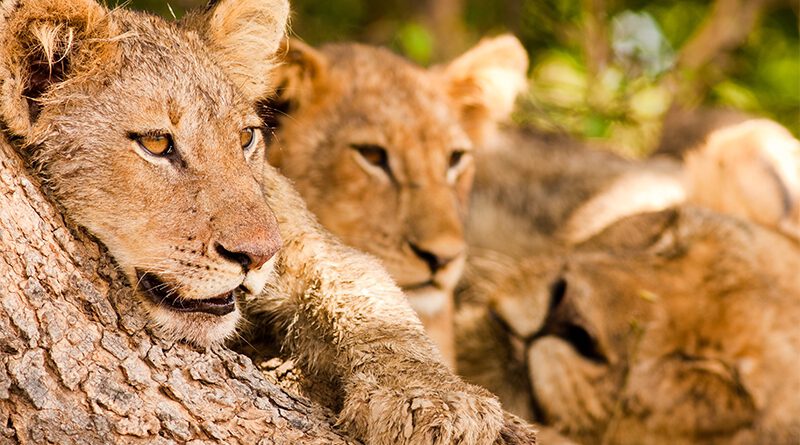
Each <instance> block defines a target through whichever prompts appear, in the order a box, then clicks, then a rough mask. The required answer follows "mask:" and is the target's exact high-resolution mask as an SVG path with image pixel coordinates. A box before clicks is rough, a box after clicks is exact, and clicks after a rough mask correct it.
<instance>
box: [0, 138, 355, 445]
mask: <svg viewBox="0 0 800 445" xmlns="http://www.w3.org/2000/svg"><path fill="white" fill-rule="evenodd" d="M131 292H132V291H131V289H130V288H129V287H128V286H127V285H125V284H124V280H123V279H122V277H121V276H120V274H119V273H118V272H117V271H116V269H115V266H114V265H113V263H112V262H111V261H110V260H109V258H108V257H107V255H106V254H105V252H104V249H103V248H101V247H100V246H99V245H98V244H97V243H96V242H95V241H93V240H92V239H90V237H88V236H87V235H86V234H84V233H81V232H80V231H79V230H70V228H69V227H68V225H67V223H65V221H64V219H63V218H62V217H61V215H60V214H59V212H58V210H57V209H56V208H55V207H54V206H53V205H52V204H51V202H50V201H49V200H48V198H47V197H46V195H45V194H43V193H42V191H41V187H40V186H39V183H38V181H37V179H36V177H35V176H32V175H30V174H29V173H28V172H27V171H26V170H25V168H24V164H23V162H22V160H21V159H20V157H19V155H18V153H16V151H14V150H13V149H12V148H11V147H10V146H9V145H8V144H6V143H5V141H3V140H2V138H0V297H1V298H2V301H0V444H6V443H9V444H14V443H23V444H25V443H56V444H82V445H83V444H109V443H121V444H128V443H130V444H139V443H141V444H145V443H146V444H168V443H192V444H202V443H226V444H227V443H231V444H237V443H241V444H256V443H258V444H283V443H286V444H339V443H349V441H348V440H347V439H345V438H343V437H342V436H341V435H340V434H339V433H338V432H337V431H336V430H335V429H334V428H333V427H332V424H333V418H332V415H331V414H330V412H328V411H327V410H325V409H323V408H321V407H319V406H318V405H314V404H312V403H311V402H309V401H307V400H306V399H304V398H302V397H301V396H298V395H293V394H292V393H291V392H289V391H287V390H285V389H283V388H281V387H280V386H278V385H276V384H274V383H271V382H270V381H268V380H266V379H265V377H264V376H263V375H262V373H261V372H260V371H259V370H258V369H257V368H256V367H255V366H254V365H253V363H252V361H251V360H250V359H249V358H247V357H245V356H242V355H239V354H237V353H235V352H233V351H231V350H228V349H225V348H217V349H214V350H211V351H198V350H195V349H193V348H192V347H190V346H187V345H184V344H169V343H166V342H164V341H163V340H159V339H156V338H153V337H151V336H150V334H149V333H148V331H147V329H146V328H145V323H144V320H143V319H142V317H141V316H140V315H139V314H138V311H136V308H135V306H134V303H133V301H134V300H133V299H132V295H131Z"/></svg>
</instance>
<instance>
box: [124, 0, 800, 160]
mask: <svg viewBox="0 0 800 445" xmlns="http://www.w3.org/2000/svg"><path fill="white" fill-rule="evenodd" d="M291 1H292V5H293V10H294V14H293V20H292V31H293V32H294V33H295V34H296V35H297V36H299V37H301V38H303V39H304V40H306V41H307V42H309V43H310V44H312V45H317V44H321V43H323V42H330V41H342V40H358V41H362V42H367V43H372V44H379V45H385V46H388V47H390V48H392V49H393V50H395V51H398V52H400V53H402V54H404V55H406V56H408V57H409V58H411V59H412V60H414V61H416V62H418V63H422V64H429V63H434V62H438V61H439V60H438V59H440V58H441V57H442V55H448V54H443V53H442V51H440V49H441V47H448V48H449V50H451V51H452V50H453V48H452V45H449V46H448V45H441V43H443V42H437V41H436V39H435V37H434V36H436V35H437V34H436V32H435V30H434V29H432V28H431V26H432V24H431V23H430V22H431V21H430V20H429V17H427V16H426V7H427V6H429V5H430V3H431V2H432V1H442V0H385V1H383V2H374V1H370V0H335V1H320V0H291ZM460 1H461V2H462V4H463V14H462V16H461V17H460V21H461V23H462V29H463V35H461V36H454V41H457V42H459V45H460V46H461V47H457V48H455V50H456V51H458V50H465V49H466V48H467V46H469V45H470V44H474V43H475V42H477V40H478V39H479V38H480V37H481V36H483V35H493V34H498V33H501V32H508V31H510V32H513V33H514V34H515V35H517V36H518V37H519V38H520V40H521V41H522V42H523V44H524V45H525V47H526V48H527V49H528V51H529V53H530V55H531V60H532V69H531V91H530V94H528V95H527V97H525V98H524V99H523V100H522V101H521V104H522V106H521V107H520V112H519V113H518V114H517V116H516V118H517V119H518V120H519V121H520V122H523V123H528V124H534V125H539V126H544V127H548V128H560V129H562V130H566V131H568V132H570V133H573V134H575V135H578V136H582V137H587V138H599V139H606V140H608V141H609V144H610V145H613V146H615V147H617V148H618V149H620V150H622V151H625V152H628V153H630V154H639V153H641V152H643V151H645V150H647V149H648V147H650V146H652V144H653V143H654V141H655V138H656V137H657V136H658V128H659V123H660V119H661V117H662V115H663V113H664V112H665V111H666V110H667V109H668V108H669V107H670V105H671V104H672V102H673V99H674V97H673V94H674V93H671V92H670V90H668V89H667V88H666V87H665V86H664V82H663V80H664V76H665V73H663V71H664V68H665V67H666V68H668V67H669V66H671V63H672V61H673V59H671V58H672V57H673V56H674V54H676V53H677V52H678V51H679V49H680V48H681V47H682V46H683V45H684V44H685V43H686V42H687V41H688V40H689V39H690V38H691V37H692V36H693V34H694V33H695V31H696V30H697V29H698V27H699V26H700V25H701V24H702V23H703V20H704V19H705V17H706V15H707V14H708V13H709V10H710V4H711V2H709V1H708V0H662V1H649V0H606V4H607V7H608V10H607V21H606V25H607V26H608V29H609V34H611V33H612V31H613V30H614V28H615V26H616V25H615V23H616V22H615V18H616V19H620V18H623V17H626V16H627V17H628V18H627V19H625V20H628V22H626V23H627V25H626V26H627V27H623V28H624V29H625V32H624V33H619V32H618V35H617V37H616V40H614V39H613V38H612V37H613V36H611V35H609V38H612V42H611V43H612V44H617V45H618V46H617V49H618V50H619V48H627V49H628V50H630V54H629V55H628V56H626V57H612V58H611V60H610V65H609V66H608V67H607V68H606V69H605V70H603V71H602V72H599V73H590V72H589V69H588V63H587V61H586V55H585V47H584V46H585V42H584V40H585V37H584V36H585V28H584V26H585V19H586V11H585V10H584V9H583V5H584V3H585V2H584V1H582V0H497V1H491V2H488V1H485V0H460ZM203 3H205V1H203V0H174V2H173V3H172V8H173V10H174V11H175V14H176V15H178V16H180V15H181V14H182V13H183V12H184V11H185V9H186V8H188V7H191V6H193V5H198V4H203ZM786 3H787V4H786V5H785V6H782V7H779V8H777V9H773V10H772V11H771V12H770V13H769V14H768V15H767V16H766V17H764V19H763V21H762V22H761V23H760V24H759V25H758V26H757V28H756V29H755V31H754V32H753V33H752V34H751V35H750V36H749V38H748V40H747V42H746V43H745V45H743V46H742V47H741V48H739V49H737V50H736V51H734V52H732V53H731V54H730V55H729V57H726V58H724V60H722V61H721V64H720V66H713V67H711V68H712V69H710V70H704V71H701V72H699V73H684V74H691V75H693V76H695V77H696V79H695V80H700V81H701V82H700V83H701V84H702V85H704V89H703V91H704V93H703V95H702V97H700V100H701V102H702V103H703V104H705V105H711V106H733V107H736V108H740V109H742V110H745V111H749V112H753V113H756V114H760V115H766V116H769V117H772V118H774V119H777V120H778V121H780V122H781V123H783V124H784V125H786V126H787V127H789V128H790V129H791V130H792V131H793V132H795V134H800V38H799V37H798V34H800V33H798V17H797V12H796V11H797V9H793V8H792V7H791V6H790V5H789V4H788V3H789V2H786ZM131 4H132V6H134V7H137V8H142V9H147V10H150V11H154V12H157V13H159V14H163V15H166V16H169V15H170V12H169V9H168V8H167V3H166V2H164V1H163V0H132V2H131ZM631 17H633V19H631ZM631 23H633V25H631ZM623 36H624V37H623ZM456 37H459V38H458V39H457V38H456ZM659 42H660V43H659ZM446 43H448V44H449V43H451V42H446ZM631 48H633V49H631ZM618 54H619V51H618ZM453 55H455V54H449V56H453ZM667 71H669V70H667ZM697 76H699V77H697Z"/></svg>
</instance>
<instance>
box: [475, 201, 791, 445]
mask: <svg viewBox="0 0 800 445" xmlns="http://www.w3.org/2000/svg"><path fill="white" fill-rule="evenodd" d="M499 256H500V258H501V259H500V260H498V259H497V258H490V257H486V258H482V259H479V258H477V257H473V258H471V259H470V262H471V263H473V262H474V264H475V268H474V269H472V268H471V269H470V272H469V273H467V276H468V277H470V278H469V279H468V281H469V282H470V286H469V287H468V288H467V289H466V290H465V292H466V293H467V294H466V295H465V296H469V297H470V298H471V299H472V301H473V302H475V301H481V300H483V304H477V305H476V304H471V305H469V306H468V307H465V310H464V312H462V313H460V314H459V326H460V327H461V328H462V329H460V335H459V345H460V346H462V347H463V350H462V351H460V354H459V370H460V371H461V372H462V373H463V374H464V375H465V376H466V377H467V378H468V379H470V380H472V381H473V382H475V383H480V384H484V385H486V386H487V388H489V389H490V390H492V391H493V392H495V393H497V394H498V395H499V396H500V398H501V400H502V402H503V405H504V406H506V407H508V409H511V410H514V411H516V412H517V413H519V414H521V415H524V416H526V417H528V418H529V419H536V420H538V421H540V422H542V423H544V424H546V425H551V426H554V427H556V428H557V429H559V430H560V431H561V432H563V433H565V434H567V435H569V436H570V437H571V438H573V439H575V440H578V441H579V442H581V443H587V444H593V443H610V444H640V443H648V444H674V443H697V444H715V443H730V444H749V443H794V442H795V441H796V440H797V438H798V437H799V436H798V432H800V420H798V419H799V418H798V416H797V413H798V412H800V411H799V410H800V399H798V397H797V394H798V391H800V373H798V372H797V369H798V367H800V328H798V326H800V325H798V322H799V321H800V299H798V295H800V280H799V279H798V275H797V273H796V271H797V268H798V267H800V249H798V246H797V244H796V243H794V242H793V241H792V240H791V238H789V237H784V236H781V235H780V234H777V233H775V232H772V231H769V230H766V229H764V228H762V227H760V226H758V225H755V224H751V223H748V222H744V221H740V220H737V219H735V218H731V217H727V216H723V215H718V214H714V213H711V212H708V211H705V210H700V209H694V208H689V207H679V208H677V209H671V210H666V211H662V212H658V213H644V214H639V215H634V216H630V217H627V218H624V219H621V220H619V221H617V222H613V223H611V224H610V225H609V226H608V227H607V228H605V229H604V230H603V231H602V232H601V233H599V234H598V235H596V236H594V237H593V238H591V239H589V240H587V241H586V242H584V243H582V244H580V245H578V246H576V247H575V248H574V250H572V251H571V252H568V253H566V254H564V255H552V256H548V257H545V258H543V257H541V256H539V255H537V254H535V253H532V254H528V255H518V256H514V257H513V258H503V255H501V254H500V255H499ZM501 265H502V266H501ZM473 272H474V275H473Z"/></svg>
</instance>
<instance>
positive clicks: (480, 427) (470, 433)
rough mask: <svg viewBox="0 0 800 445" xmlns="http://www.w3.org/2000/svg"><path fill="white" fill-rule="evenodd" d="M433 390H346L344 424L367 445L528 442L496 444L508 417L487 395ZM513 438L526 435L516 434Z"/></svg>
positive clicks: (464, 388) (453, 388) (463, 387)
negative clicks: (505, 417)
mask: <svg viewBox="0 0 800 445" xmlns="http://www.w3.org/2000/svg"><path fill="white" fill-rule="evenodd" d="M431 386H432V388H428V387H425V388H422V387H415V388H414V387H412V388H409V387H405V388H393V387H390V388H387V387H382V386H378V385H359V387H356V388H355V389H354V390H351V391H349V392H348V397H347V399H346V400H345V405H344V409H343V410H342V413H341V416H340V424H342V425H343V426H345V428H346V429H347V430H348V431H349V432H350V433H351V434H353V435H354V436H356V437H357V438H359V439H361V440H363V441H365V442H366V443H367V444H369V445H399V444H406V445H450V444H458V445H493V444H502V443H509V444H522V443H525V442H521V441H509V442H502V441H501V442H498V440H503V439H502V437H501V429H503V427H504V424H505V419H504V413H503V410H502V408H501V407H500V403H499V402H498V401H497V399H496V398H495V397H494V396H492V395H491V394H490V393H488V392H487V391H485V390H483V389H481V388H478V387H475V386H472V385H467V384H464V383H460V382H458V383H452V384H450V385H442V384H438V385H437V384H433V385H431ZM509 434H510V436H509V437H511V438H516V437H522V436H520V435H518V434H517V433H516V430H509ZM528 443H535V442H528Z"/></svg>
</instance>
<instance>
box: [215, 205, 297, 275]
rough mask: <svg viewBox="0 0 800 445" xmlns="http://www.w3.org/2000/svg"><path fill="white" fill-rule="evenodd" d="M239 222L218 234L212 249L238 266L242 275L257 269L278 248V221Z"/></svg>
mask: <svg viewBox="0 0 800 445" xmlns="http://www.w3.org/2000/svg"><path fill="white" fill-rule="evenodd" d="M270 216H272V215H270ZM248 219H251V220H250V221H247V220H248ZM238 222H239V224H236V225H233V224H231V225H230V227H229V229H228V230H224V231H222V232H221V233H220V232H218V233H217V236H216V240H215V242H214V244H213V245H214V249H215V250H216V251H217V253H218V254H219V255H220V256H221V257H223V258H225V259H226V260H228V261H231V262H234V263H237V264H239V265H241V266H242V269H243V270H244V271H245V272H250V271H253V270H257V269H260V268H261V267H262V266H263V265H264V264H266V262H267V261H269V260H270V258H272V257H273V256H274V255H275V254H276V253H277V252H278V250H280V248H281V237H280V234H279V233H278V225H277V221H275V219H274V217H272V218H264V221H261V220H260V219H259V220H256V219H255V218H246V217H245V218H240V219H239V221H238ZM248 223H249V224H248Z"/></svg>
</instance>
